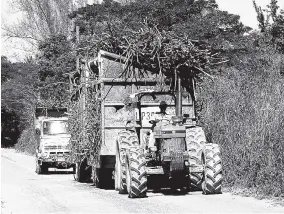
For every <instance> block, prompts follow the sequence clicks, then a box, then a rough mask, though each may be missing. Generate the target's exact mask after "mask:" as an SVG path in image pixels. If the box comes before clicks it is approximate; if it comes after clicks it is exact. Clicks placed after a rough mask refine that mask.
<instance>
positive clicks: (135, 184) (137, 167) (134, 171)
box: [126, 147, 147, 198]
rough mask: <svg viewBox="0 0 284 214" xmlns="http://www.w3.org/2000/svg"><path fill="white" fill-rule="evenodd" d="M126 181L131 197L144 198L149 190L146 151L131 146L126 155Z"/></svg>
mask: <svg viewBox="0 0 284 214" xmlns="http://www.w3.org/2000/svg"><path fill="white" fill-rule="evenodd" d="M126 183H127V192H128V196H129V198H144V197H146V192H147V173H146V161H145V157H144V152H143V150H142V149H141V148H139V147H130V148H129V150H128V151H127V155H126Z"/></svg>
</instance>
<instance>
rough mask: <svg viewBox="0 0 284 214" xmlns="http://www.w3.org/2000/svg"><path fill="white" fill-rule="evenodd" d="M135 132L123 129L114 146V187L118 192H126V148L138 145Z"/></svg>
mask: <svg viewBox="0 0 284 214" xmlns="http://www.w3.org/2000/svg"><path fill="white" fill-rule="evenodd" d="M138 145H139V141H138V138H137V134H136V132H133V131H129V130H123V131H121V132H119V134H118V138H117V146H116V163H115V189H116V190H118V192H119V194H127V184H126V150H127V149H128V148H129V147H131V146H138Z"/></svg>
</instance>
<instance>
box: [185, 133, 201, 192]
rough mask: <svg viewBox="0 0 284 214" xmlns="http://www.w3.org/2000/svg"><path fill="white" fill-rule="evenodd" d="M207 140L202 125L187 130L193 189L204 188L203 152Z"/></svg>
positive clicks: (190, 176) (191, 185)
mask: <svg viewBox="0 0 284 214" xmlns="http://www.w3.org/2000/svg"><path fill="white" fill-rule="evenodd" d="M205 142H206V138H205V134H204V131H203V129H202V128H201V127H194V128H190V129H187V130H186V145H187V151H188V154H189V173H190V175H189V178H190V182H191V184H190V187H191V189H192V190H202V180H203V165H202V160H201V154H202V151H203V148H204V145H205Z"/></svg>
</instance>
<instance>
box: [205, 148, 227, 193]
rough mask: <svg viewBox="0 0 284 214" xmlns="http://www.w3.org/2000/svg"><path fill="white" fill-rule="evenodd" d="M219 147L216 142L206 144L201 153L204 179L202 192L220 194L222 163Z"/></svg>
mask: <svg viewBox="0 0 284 214" xmlns="http://www.w3.org/2000/svg"><path fill="white" fill-rule="evenodd" d="M220 154H221V152H220V147H219V145H217V144H213V143H210V144H206V145H205V149H204V153H203V162H204V181H203V183H202V190H203V193H204V194H206V195H207V194H220V193H222V191H221V184H222V180H223V177H222V163H221V155H220Z"/></svg>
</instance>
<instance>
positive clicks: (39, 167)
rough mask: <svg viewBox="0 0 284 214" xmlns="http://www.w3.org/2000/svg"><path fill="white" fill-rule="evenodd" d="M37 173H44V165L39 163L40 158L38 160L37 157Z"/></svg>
mask: <svg viewBox="0 0 284 214" xmlns="http://www.w3.org/2000/svg"><path fill="white" fill-rule="evenodd" d="M36 173H37V174H38V175H40V174H43V169H42V166H41V165H39V163H38V160H37V159H36Z"/></svg>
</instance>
